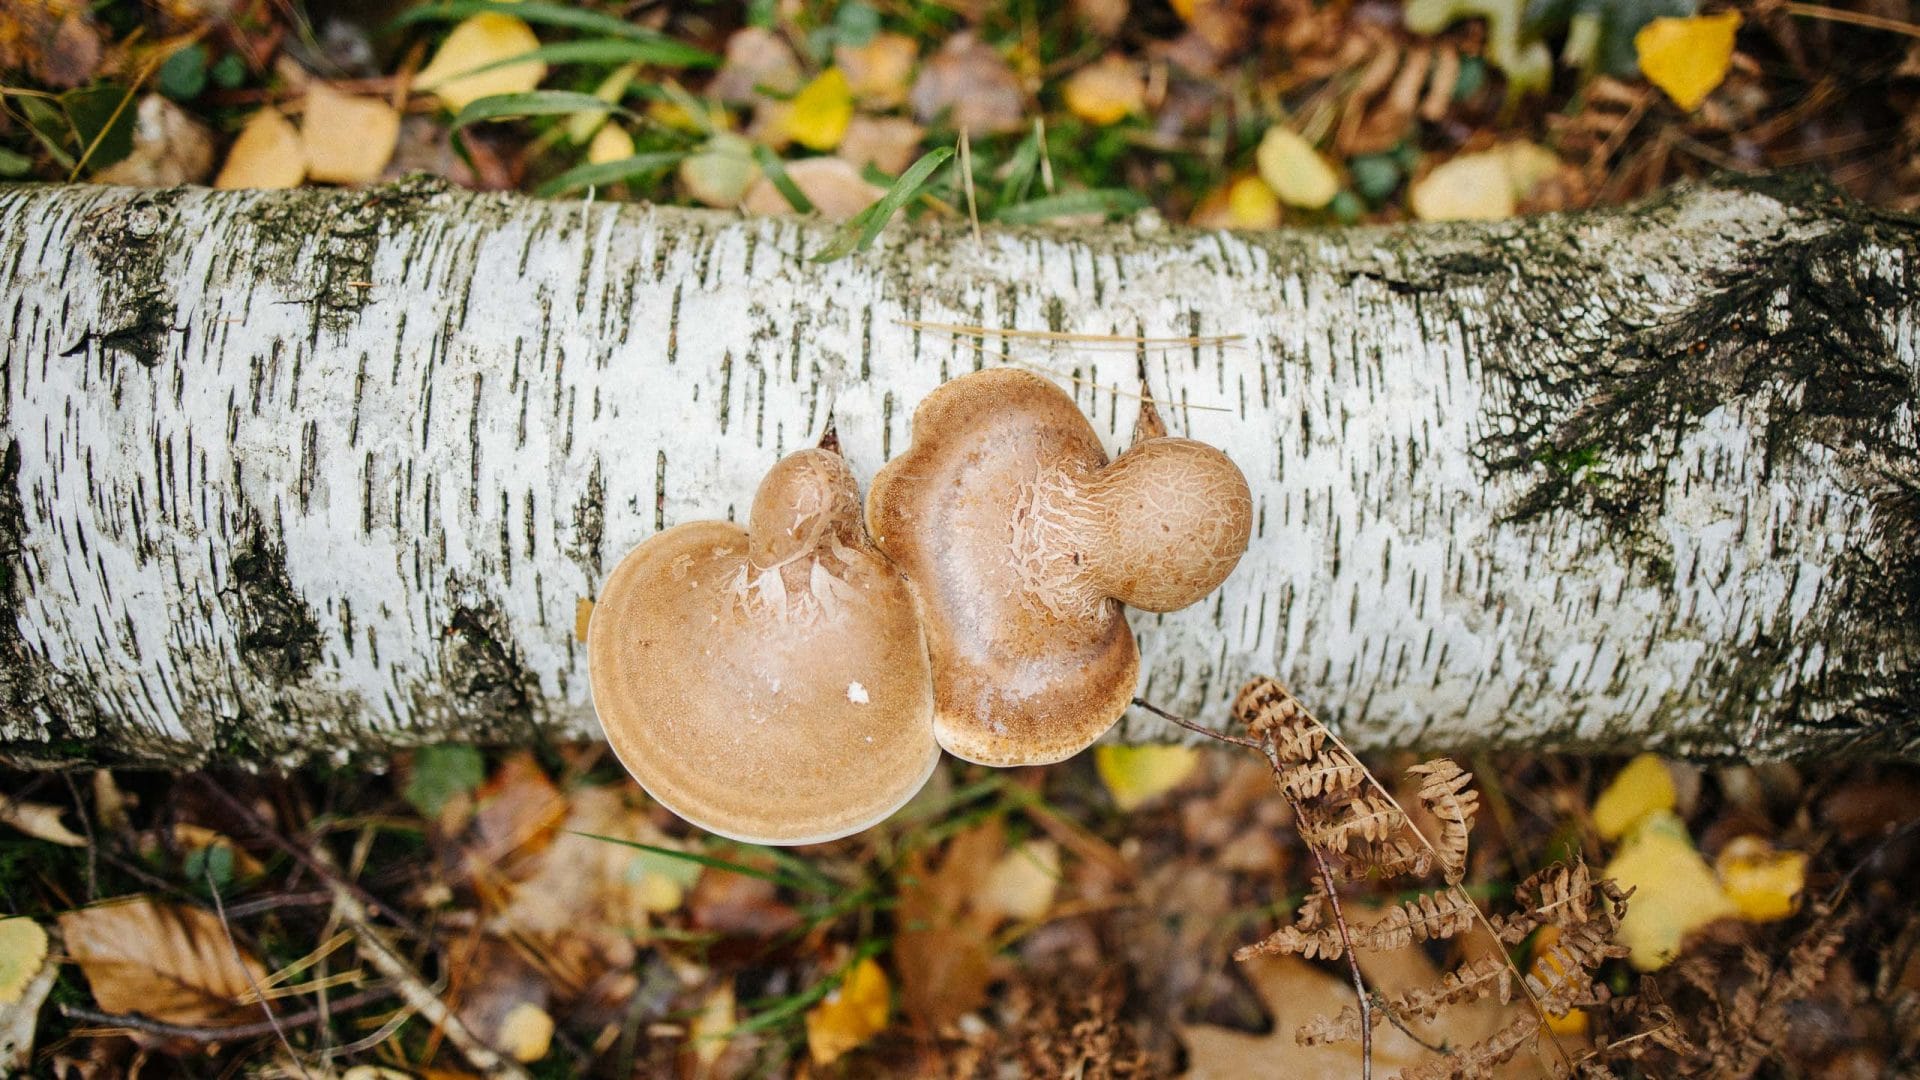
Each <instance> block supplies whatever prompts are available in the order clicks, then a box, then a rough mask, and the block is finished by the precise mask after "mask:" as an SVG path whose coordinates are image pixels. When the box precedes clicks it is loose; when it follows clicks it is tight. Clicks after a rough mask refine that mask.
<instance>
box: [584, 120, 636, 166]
mask: <svg viewBox="0 0 1920 1080" xmlns="http://www.w3.org/2000/svg"><path fill="white" fill-rule="evenodd" d="M633 154H634V149H633V136H631V135H629V134H627V129H626V128H623V127H621V126H620V125H619V124H608V125H607V126H606V127H603V128H601V129H600V130H599V131H596V132H594V135H593V141H592V142H590V143H588V144H587V160H588V161H589V162H591V163H593V164H595V165H600V164H604V163H606V162H609V161H620V160H622V159H624V158H630V157H632V156H633Z"/></svg>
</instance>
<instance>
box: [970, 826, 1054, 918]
mask: <svg viewBox="0 0 1920 1080" xmlns="http://www.w3.org/2000/svg"><path fill="white" fill-rule="evenodd" d="M1059 886H1060V845H1058V844H1056V843H1054V842H1053V841H1051V840H1029V841H1027V842H1026V843H1024V844H1021V845H1020V846H1019V847H1017V848H1014V849H1013V850H1012V851H1009V852H1007V853H1006V854H1005V855H1002V856H1001V857H1000V861H999V862H997V863H995V864H994V865H993V872H992V873H991V874H989V875H987V882H986V888H985V890H984V894H983V896H982V897H981V902H982V904H983V905H984V906H985V907H987V908H989V909H991V910H993V911H995V912H998V913H999V914H1001V915H1005V916H1007V917H1008V918H1013V919H1038V918H1040V917H1041V916H1043V915H1045V914H1046V913H1047V909H1048V908H1051V907H1052V906H1053V894H1054V892H1055V890H1057V889H1058V888H1059Z"/></svg>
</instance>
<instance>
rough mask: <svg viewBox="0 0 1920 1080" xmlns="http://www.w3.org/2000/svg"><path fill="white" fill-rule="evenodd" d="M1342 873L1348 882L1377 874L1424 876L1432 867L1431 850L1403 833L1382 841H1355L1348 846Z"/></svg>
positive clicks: (1382, 876)
mask: <svg viewBox="0 0 1920 1080" xmlns="http://www.w3.org/2000/svg"><path fill="white" fill-rule="evenodd" d="M1344 854H1345V856H1346V858H1345V859H1344V860H1343V863H1344V865H1343V866H1342V868H1341V869H1342V872H1343V875H1344V876H1345V878H1346V879H1347V880H1348V881H1363V880H1365V879H1367V878H1369V877H1377V878H1378V879H1380V880H1381V881H1387V880H1390V879H1392V878H1397V877H1416V878H1418V877H1426V876H1427V871H1429V870H1431V869H1433V853H1432V852H1430V851H1428V850H1427V849H1426V848H1424V847H1422V846H1420V845H1419V844H1416V843H1414V842H1413V841H1412V840H1409V839H1407V838H1406V837H1404V836H1390V837H1388V838H1387V839H1385V840H1382V841H1379V842H1377V843H1376V842H1374V841H1371V840H1356V841H1353V842H1351V843H1349V844H1348V845H1347V850H1346V852H1344Z"/></svg>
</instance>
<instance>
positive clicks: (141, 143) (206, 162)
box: [93, 94, 213, 187]
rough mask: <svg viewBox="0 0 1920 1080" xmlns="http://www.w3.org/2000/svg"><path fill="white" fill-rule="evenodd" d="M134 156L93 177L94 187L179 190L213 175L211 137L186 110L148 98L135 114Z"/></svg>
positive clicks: (155, 95)
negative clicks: (112, 186)
mask: <svg viewBox="0 0 1920 1080" xmlns="http://www.w3.org/2000/svg"><path fill="white" fill-rule="evenodd" d="M134 115H135V119H134V123H133V152H132V153H130V154H128V155H127V156H126V157H124V158H121V159H120V160H119V161H116V162H114V163H113V164H112V165H109V166H107V167H106V168H104V169H102V170H100V171H99V172H97V173H94V174H93V182H94V183H96V184H124V185H126V186H128V187H178V186H179V185H181V184H198V183H201V182H203V181H205V180H206V178H207V177H208V176H209V175H211V174H212V172H213V134H212V133H211V132H209V131H208V130H207V126H206V125H205V124H202V123H201V122H200V121H198V120H195V119H194V118H193V117H192V116H190V115H188V114H187V111H186V110H185V109H182V108H181V107H180V106H178V105H175V104H174V103H173V102H171V101H168V100H167V99H166V98H164V97H161V96H160V95H159V94H148V95H147V96H145V97H143V98H141V99H140V107H139V111H138V112H137V113H135V114H134Z"/></svg>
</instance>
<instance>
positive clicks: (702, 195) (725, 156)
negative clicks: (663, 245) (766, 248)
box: [583, 132, 784, 640]
mask: <svg viewBox="0 0 1920 1080" xmlns="http://www.w3.org/2000/svg"><path fill="white" fill-rule="evenodd" d="M758 179H760V165H759V163H758V162H756V161H754V160H753V143H752V142H751V141H750V140H748V139H747V138H746V137H744V136H741V135H735V134H732V133H730V132H721V133H720V134H718V135H715V136H714V137H713V138H711V139H708V140H707V143H706V145H705V146H703V147H701V148H700V151H699V152H698V153H694V154H689V155H687V156H686V157H684V158H682V159H681V160H680V182H681V183H682V184H684V185H685V186H686V189H687V194H688V195H691V196H693V198H694V200H695V201H697V202H700V203H704V204H706V205H707V206H719V207H728V206H738V205H740V200H741V199H743V198H745V197H746V194H747V189H748V188H750V187H752V186H753V182H754V181H756V180H758ZM774 194H776V195H778V194H779V192H777V191H776V192H775V193H774ZM782 201H783V203H784V200H782ZM775 212H777V211H775ZM583 640H584V639H583Z"/></svg>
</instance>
